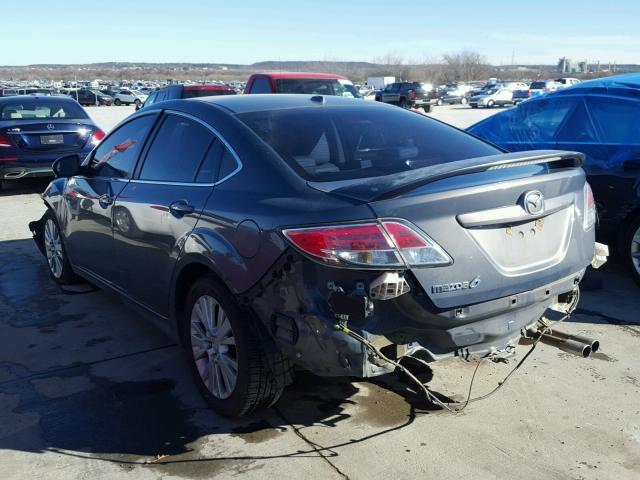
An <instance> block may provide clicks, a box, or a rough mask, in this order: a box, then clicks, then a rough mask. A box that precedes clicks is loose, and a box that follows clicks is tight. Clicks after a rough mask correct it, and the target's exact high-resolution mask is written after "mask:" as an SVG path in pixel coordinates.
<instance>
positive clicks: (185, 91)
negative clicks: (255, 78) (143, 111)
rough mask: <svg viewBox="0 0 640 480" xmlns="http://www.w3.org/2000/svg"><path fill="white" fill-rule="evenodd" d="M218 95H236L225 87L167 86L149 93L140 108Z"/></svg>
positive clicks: (229, 88) (232, 90) (231, 89)
mask: <svg viewBox="0 0 640 480" xmlns="http://www.w3.org/2000/svg"><path fill="white" fill-rule="evenodd" d="M218 95H236V91H235V90H234V89H233V88H231V87H228V86H226V85H181V84H176V85H169V86H166V87H164V88H161V89H159V90H155V91H153V92H151V94H150V95H149V96H148V97H147V100H146V101H145V102H144V104H143V105H142V107H136V109H139V108H143V107H148V106H150V105H153V104H154V103H157V102H162V101H164V100H175V99H179V98H196V97H212V96H218Z"/></svg>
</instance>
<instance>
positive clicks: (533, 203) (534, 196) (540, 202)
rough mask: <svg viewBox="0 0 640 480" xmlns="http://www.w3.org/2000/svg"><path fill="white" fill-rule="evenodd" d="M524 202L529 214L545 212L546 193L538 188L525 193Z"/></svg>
mask: <svg viewBox="0 0 640 480" xmlns="http://www.w3.org/2000/svg"><path fill="white" fill-rule="evenodd" d="M522 203H523V204H524V205H523V206H524V209H525V210H526V212H527V213H528V214H529V215H539V214H541V213H542V212H544V195H542V193H541V192H539V191H538V190H531V191H530V192H527V193H525V194H524V199H523V202H522Z"/></svg>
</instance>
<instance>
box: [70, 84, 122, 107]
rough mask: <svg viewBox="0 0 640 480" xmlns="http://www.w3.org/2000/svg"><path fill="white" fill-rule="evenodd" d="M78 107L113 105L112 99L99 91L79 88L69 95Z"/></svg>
mask: <svg viewBox="0 0 640 480" xmlns="http://www.w3.org/2000/svg"><path fill="white" fill-rule="evenodd" d="M69 95H70V96H71V97H72V98H73V99H75V100H76V101H77V102H78V103H79V104H80V105H88V106H91V105H106V106H109V105H111V104H112V103H113V97H111V96H110V95H106V94H104V93H102V92H101V91H99V90H91V89H89V88H80V89H78V90H76V91H74V92H71V93H70V94H69Z"/></svg>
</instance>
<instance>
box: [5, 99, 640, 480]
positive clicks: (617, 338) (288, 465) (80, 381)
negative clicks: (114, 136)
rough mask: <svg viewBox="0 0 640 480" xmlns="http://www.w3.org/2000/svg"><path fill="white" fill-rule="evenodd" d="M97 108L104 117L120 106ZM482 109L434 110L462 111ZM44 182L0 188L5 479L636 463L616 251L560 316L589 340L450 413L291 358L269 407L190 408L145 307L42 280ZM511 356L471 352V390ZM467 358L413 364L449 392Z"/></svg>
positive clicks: (532, 470) (631, 369) (183, 378)
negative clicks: (34, 231) (289, 374)
mask: <svg viewBox="0 0 640 480" xmlns="http://www.w3.org/2000/svg"><path fill="white" fill-rule="evenodd" d="M462 108H464V111H463V110H461V109H462ZM458 109H460V111H457V110H458ZM96 110H97V111H95V112H94V111H92V112H91V114H92V116H94V118H95V120H96V121H97V122H98V123H99V124H100V125H101V126H103V128H105V129H108V128H109V126H110V125H108V122H112V123H111V124H113V123H116V122H117V121H118V119H117V118H114V117H115V116H117V114H119V115H120V117H119V118H122V116H123V113H122V112H125V114H126V110H132V109H127V108H126V107H120V108H115V107H114V108H98V109H96ZM467 112H469V113H467ZM485 114H486V112H484V111H475V110H474V111H472V110H471V109H468V108H465V107H451V108H446V107H445V108H444V109H441V110H438V109H437V110H436V112H435V114H434V116H442V115H447V116H448V118H454V120H456V121H455V122H452V123H456V122H457V125H458V126H461V127H464V126H467V125H468V124H471V123H474V122H475V121H477V120H478V119H479V118H480V115H485ZM99 115H103V116H102V117H99ZM472 116H473V118H472ZM441 118H442V117H441ZM445 120H446V119H445ZM449 121H450V120H449ZM465 123H466V124H467V125H465ZM45 185H46V182H43V181H28V182H22V183H20V184H14V185H10V186H9V188H7V189H6V190H5V191H3V192H2V193H0V425H2V427H1V428H0V465H2V473H1V476H2V478H3V479H24V478H87V479H89V478H91V479H93V478H96V477H99V476H104V477H108V478H135V479H145V478H160V477H163V478H167V477H173V478H208V477H213V476H216V475H217V476H219V477H221V478H228V477H231V476H234V475H237V474H243V476H244V477H246V478H271V477H274V478H283V479H285V478H295V479H300V478H352V479H361V478H362V479H371V478H400V477H401V478H434V477H441V478H476V479H479V478H506V477H510V478H514V477H515V478H536V479H539V478H557V479H566V478H572V479H588V478H594V479H595V478H598V479H602V478H612V479H613V478H615V479H627V478H628V479H635V478H638V477H639V476H640V402H639V401H638V399H639V398H640V367H639V366H638V362H637V356H638V351H639V346H640V320H639V319H638V313H637V312H638V307H639V306H640V300H639V298H640V297H639V292H640V290H638V288H637V287H636V286H635V285H633V284H632V282H631V281H630V280H629V279H628V278H627V277H626V275H625V274H624V273H623V272H621V271H620V268H619V267H618V266H617V265H615V263H611V264H608V265H607V266H606V267H605V272H604V276H603V288H601V289H599V290H594V291H587V292H584V293H583V298H582V301H581V304H580V307H579V313H577V314H576V315H574V316H573V318H571V319H570V321H568V322H567V325H566V326H565V330H566V331H568V332H570V333H576V334H578V333H579V334H583V335H587V336H591V337H596V338H599V339H600V341H601V343H602V349H601V351H600V352H598V353H597V354H595V355H593V356H592V357H591V358H588V359H582V358H578V357H575V356H572V355H570V354H568V353H564V352H561V351H559V350H557V349H554V348H553V347H551V346H548V345H545V344H541V345H539V347H538V349H537V350H536V351H535V352H534V354H533V355H532V356H531V357H530V358H529V360H528V361H527V363H525V364H524V366H523V367H522V368H521V369H520V371H519V372H517V373H516V374H515V376H514V377H513V378H512V379H511V380H510V381H509V383H508V384H506V385H505V388H503V389H502V390H501V391H499V392H498V394H496V395H495V396H494V397H491V398H490V399H488V400H485V401H483V402H479V403H474V404H472V405H470V406H469V408H468V409H467V410H465V411H464V412H463V413H461V414H458V415H452V414H449V413H445V412H443V411H439V410H437V409H435V407H433V406H432V405H429V404H426V403H425V402H424V401H423V400H422V399H421V398H420V397H419V396H417V395H416V393H415V391H414V390H413V389H412V388H410V386H409V385H408V384H406V383H405V382H404V381H403V380H402V378H401V377H398V376H387V377H383V378H378V379H375V380H372V381H352V380H351V379H348V378H340V379H322V378H318V377H314V376H312V375H310V374H305V373H303V372H300V373H298V375H297V381H296V383H295V384H294V385H293V386H291V387H290V388H289V389H288V390H287V391H286V392H285V394H284V396H283V398H282V399H281V401H280V402H279V403H278V404H277V407H276V408H274V409H271V410H270V411H267V412H263V413H261V414H256V415H254V416H252V417H249V418H246V419H243V420H238V421H228V420H224V419H221V418H219V417H217V416H216V415H215V414H213V413H212V412H211V411H209V410H208V409H207V408H206V407H205V405H204V402H203V401H202V400H201V399H200V397H199V395H198V393H197V391H196V389H195V387H194V386H193V385H192V383H191V379H190V378H189V376H188V373H187V370H186V364H185V362H184V361H183V358H182V353H181V351H180V349H179V348H178V347H177V346H175V345H173V344H172V343H171V341H170V340H168V339H167V338H165V337H164V336H162V335H161V334H160V333H158V332H157V331H156V330H154V329H153V327H152V326H151V325H149V324H147V323H146V321H145V320H143V319H142V318H139V317H138V316H136V315H135V314H134V313H132V311H130V310H128V309H127V308H125V306H124V305H123V304H122V303H121V302H120V301H119V300H118V299H117V298H114V297H113V296H111V295H108V294H106V293H105V292H102V291H99V290H98V291H95V290H93V289H92V288H90V286H88V285H84V286H80V287H79V288H76V289H74V290H62V289H60V288H58V287H57V286H55V285H54V283H53V282H51V281H50V280H49V279H48V276H47V271H46V266H45V262H44V260H43V258H42V257H41V256H40V254H39V252H38V251H37V249H36V247H35V245H34V243H33V241H32V240H31V239H30V234H29V231H28V228H27V223H28V222H29V221H30V220H32V219H36V218H39V216H40V215H41V213H42V212H43V206H42V203H41V200H40V199H39V197H38V192H40V191H42V189H43V188H44V186H45ZM527 348H528V347H527V346H521V347H519V349H518V352H517V359H519V358H521V357H522V355H523V354H524V353H525V352H526V350H527ZM513 365H514V363H513V362H512V363H509V364H508V365H504V364H493V363H488V362H484V363H482V365H481V366H480V368H479V371H478V378H477V379H476V383H475V386H474V392H473V394H474V396H477V395H479V394H481V393H484V392H487V391H489V390H490V389H492V388H493V387H494V386H496V385H497V383H498V382H499V381H500V380H501V379H502V378H503V377H504V375H506V373H507V372H508V371H509V369H510V368H511V367H512V366H513ZM475 367H476V364H475V363H473V362H471V363H464V362H462V361H459V360H452V361H445V362H441V363H438V364H433V367H432V369H431V370H429V371H427V370H426V369H425V370H422V371H420V376H421V378H422V379H423V380H424V381H427V382H428V383H429V386H430V387H431V388H433V389H434V390H435V391H437V392H439V393H440V394H442V395H445V396H448V397H450V398H453V399H464V398H465V396H466V392H467V388H468V382H469V380H470V377H471V374H472V373H473V370H474V369H475Z"/></svg>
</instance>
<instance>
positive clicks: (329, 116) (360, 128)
mask: <svg viewBox="0 0 640 480" xmlns="http://www.w3.org/2000/svg"><path fill="white" fill-rule="evenodd" d="M238 117H239V118H240V119H241V120H242V121H243V122H244V123H246V124H247V125H248V126H249V128H251V129H252V130H253V131H254V132H255V133H256V134H257V135H258V136H259V137H260V138H262V140H264V141H265V142H266V143H267V144H269V145H270V146H271V147H272V148H273V149H274V150H275V151H276V152H277V153H278V154H279V155H280V156H281V157H282V158H283V159H284V160H285V161H286V162H287V163H288V164H289V165H291V166H292V167H293V168H294V170H296V171H297V172H298V173H299V174H300V175H301V176H302V177H303V178H305V179H307V180H313V181H332V180H346V179H352V178H361V177H374V176H381V175H387V174H393V173H398V172H402V171H407V170H413V169H417V168H422V167H427V166H431V165H438V164H441V163H447V162H452V161H455V160H462V159H466V158H473V157H481V156H485V155H495V154H498V153H500V150H498V149H496V148H495V147H493V146H491V145H489V144H486V143H484V142H482V141H480V140H478V139H476V138H474V137H472V136H470V135H468V134H466V133H464V132H460V131H459V130H456V129H454V128H452V127H449V126H446V125H444V124H441V123H440V122H437V121H435V120H432V119H429V118H427V117H424V116H422V115H418V114H416V113H412V112H408V111H406V110H404V109H400V108H398V109H383V108H369V107H367V108H362V107H330V108H323V109H316V108H298V109H286V110H275V111H266V112H265V111H261V112H250V113H244V114H240V115H238Z"/></svg>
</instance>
